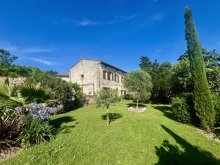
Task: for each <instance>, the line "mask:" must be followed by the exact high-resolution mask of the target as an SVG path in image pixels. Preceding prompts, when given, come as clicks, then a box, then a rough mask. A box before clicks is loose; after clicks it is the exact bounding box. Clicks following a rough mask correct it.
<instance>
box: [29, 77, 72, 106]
mask: <svg viewBox="0 0 220 165" xmlns="http://www.w3.org/2000/svg"><path fill="white" fill-rule="evenodd" d="M25 83H26V84H28V85H36V84H39V83H40V85H41V87H43V88H51V90H52V91H51V97H52V99H53V100H54V99H55V100H57V102H58V104H63V105H64V109H65V110H69V106H70V104H71V103H72V102H73V101H72V97H73V91H72V87H71V86H70V85H69V84H68V83H67V82H66V81H64V80H62V79H61V78H56V77H55V76H51V75H49V74H46V73H42V74H37V75H33V76H32V77H28V78H27V79H26V81H25Z"/></svg>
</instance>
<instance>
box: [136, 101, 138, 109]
mask: <svg viewBox="0 0 220 165" xmlns="http://www.w3.org/2000/svg"><path fill="white" fill-rule="evenodd" d="M136 108H138V99H137V107H136Z"/></svg>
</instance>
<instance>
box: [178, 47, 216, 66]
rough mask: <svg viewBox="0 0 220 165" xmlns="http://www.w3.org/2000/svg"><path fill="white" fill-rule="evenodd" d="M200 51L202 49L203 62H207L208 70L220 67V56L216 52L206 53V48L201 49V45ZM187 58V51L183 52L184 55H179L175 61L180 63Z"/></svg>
mask: <svg viewBox="0 0 220 165" xmlns="http://www.w3.org/2000/svg"><path fill="white" fill-rule="evenodd" d="M201 49H202V55H203V58H204V61H205V62H208V61H209V65H208V67H209V68H214V67H217V66H218V67H220V54H219V53H218V52H216V50H215V49H214V50H212V51H207V49H206V48H203V47H202V45H201ZM188 58H189V54H188V50H186V51H185V53H183V54H182V55H180V57H179V58H178V59H177V60H178V61H182V60H184V59H188Z"/></svg>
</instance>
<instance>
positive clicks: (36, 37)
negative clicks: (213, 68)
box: [0, 0, 220, 74]
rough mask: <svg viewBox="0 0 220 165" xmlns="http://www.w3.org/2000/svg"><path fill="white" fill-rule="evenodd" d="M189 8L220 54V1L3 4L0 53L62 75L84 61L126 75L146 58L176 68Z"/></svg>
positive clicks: (25, 0)
mask: <svg viewBox="0 0 220 165" xmlns="http://www.w3.org/2000/svg"><path fill="white" fill-rule="evenodd" d="M187 5H190V8H191V9H192V11H193V16H194V22H195V25H196V30H197V33H198V37H199V40H200V42H201V43H202V46H203V47H204V48H207V50H209V51H210V50H214V49H216V51H217V52H219V53H220V19H219V18H220V10H219V9H220V1H219V0H209V1H207V0H110V1H103V0H93V1H92V0H80V1H79V0H74V1H73V0H20V1H18V0H7V1H6V0H5V1H3V0H1V1H0V49H4V50H7V51H9V52H10V53H11V54H12V55H16V56H18V59H17V60H16V61H15V64H19V65H25V66H37V67H39V68H40V69H42V70H51V69H52V70H55V71H58V72H59V73H60V74H61V73H68V69H70V68H71V67H72V66H73V65H74V64H75V63H77V62H78V61H79V60H80V59H81V57H82V58H87V59H96V60H102V61H105V62H107V63H109V64H111V65H114V66H116V67H118V68H120V69H123V70H125V71H127V72H129V71H131V70H134V69H139V63H140V57H141V56H148V57H150V59H151V60H152V61H154V60H155V59H157V61H158V62H159V63H163V62H165V61H169V62H170V63H171V64H175V63H176V62H177V59H178V57H179V56H180V55H181V54H183V53H184V52H185V50H186V49H187V45H186V40H185V35H184V26H185V25H184V17H183V14H184V9H185V7H186V6H187Z"/></svg>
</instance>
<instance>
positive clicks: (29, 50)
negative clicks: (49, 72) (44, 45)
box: [20, 48, 54, 53]
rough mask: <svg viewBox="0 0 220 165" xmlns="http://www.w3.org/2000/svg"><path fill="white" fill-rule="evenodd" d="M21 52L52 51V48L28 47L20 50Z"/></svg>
mask: <svg viewBox="0 0 220 165" xmlns="http://www.w3.org/2000/svg"><path fill="white" fill-rule="evenodd" d="M20 51H21V52H26V53H38V52H42V53H43V52H53V51H54V49H41V48H29V49H23V50H20Z"/></svg>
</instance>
